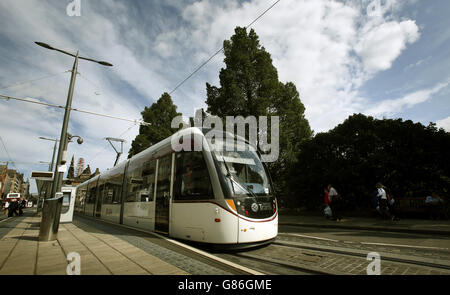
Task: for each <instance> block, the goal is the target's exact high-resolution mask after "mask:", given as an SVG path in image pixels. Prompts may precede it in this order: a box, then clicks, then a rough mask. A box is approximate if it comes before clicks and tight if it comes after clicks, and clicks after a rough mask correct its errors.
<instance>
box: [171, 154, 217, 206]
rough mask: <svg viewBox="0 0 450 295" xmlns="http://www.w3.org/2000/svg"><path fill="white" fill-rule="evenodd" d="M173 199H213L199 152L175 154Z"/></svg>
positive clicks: (207, 174)
mask: <svg viewBox="0 0 450 295" xmlns="http://www.w3.org/2000/svg"><path fill="white" fill-rule="evenodd" d="M175 157H176V175H175V182H174V199H175V200H206V199H213V198H214V196H213V191H212V186H211V181H210V178H209V172H208V168H207V167H206V162H205V159H204V158H203V154H202V153H201V152H183V153H178V154H176V155H175Z"/></svg>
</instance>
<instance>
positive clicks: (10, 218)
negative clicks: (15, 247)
mask: <svg viewBox="0 0 450 295" xmlns="http://www.w3.org/2000/svg"><path fill="white" fill-rule="evenodd" d="M11 218H12V217H7V218H5V219H3V220H2V221H0V223H2V222H3V221H6V220H9V219H11Z"/></svg>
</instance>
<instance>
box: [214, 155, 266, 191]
mask: <svg viewBox="0 0 450 295" xmlns="http://www.w3.org/2000/svg"><path fill="white" fill-rule="evenodd" d="M222 160H223V164H224V165H225V169H227V175H226V176H227V177H228V178H229V179H230V180H231V187H232V189H233V194H234V195H236V191H235V190H234V185H233V182H234V183H235V184H237V185H238V186H239V187H240V188H241V189H243V190H244V191H247V192H248V193H247V194H249V195H251V196H252V197H254V198H255V199H256V198H258V196H257V195H256V194H255V193H254V192H253V191H252V190H250V189H249V188H246V187H245V186H243V185H242V184H240V183H239V182H238V181H236V180H235V179H234V177H233V175H232V174H231V172H230V169H229V168H228V165H227V162H226V161H225V159H224V158H223V157H222Z"/></svg>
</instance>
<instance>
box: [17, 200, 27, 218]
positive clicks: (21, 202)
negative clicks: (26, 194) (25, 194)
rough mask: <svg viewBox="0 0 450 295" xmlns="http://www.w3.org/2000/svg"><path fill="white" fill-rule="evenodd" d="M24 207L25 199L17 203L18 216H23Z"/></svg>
mask: <svg viewBox="0 0 450 295" xmlns="http://www.w3.org/2000/svg"><path fill="white" fill-rule="evenodd" d="M25 205H26V201H25V199H22V200H20V201H19V206H18V207H19V216H22V215H23V209H24V208H25Z"/></svg>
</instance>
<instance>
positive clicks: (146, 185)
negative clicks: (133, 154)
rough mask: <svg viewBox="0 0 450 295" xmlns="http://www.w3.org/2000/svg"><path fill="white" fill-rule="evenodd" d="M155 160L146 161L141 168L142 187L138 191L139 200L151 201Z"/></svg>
mask: <svg viewBox="0 0 450 295" xmlns="http://www.w3.org/2000/svg"><path fill="white" fill-rule="evenodd" d="M155 172H156V160H152V161H147V162H146V163H145V164H144V167H143V169H142V175H141V176H142V180H143V182H142V188H141V191H140V196H139V197H140V201H141V202H152V201H153V195H154V193H155Z"/></svg>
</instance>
